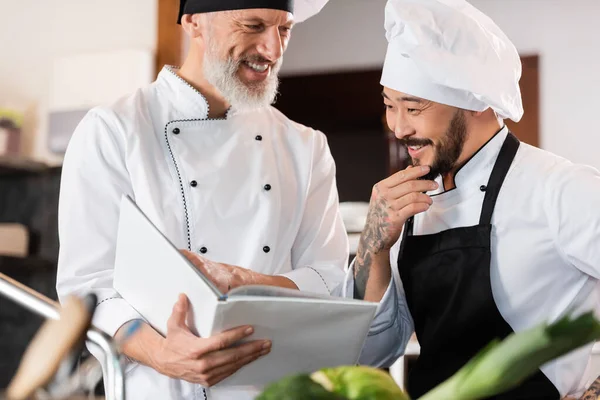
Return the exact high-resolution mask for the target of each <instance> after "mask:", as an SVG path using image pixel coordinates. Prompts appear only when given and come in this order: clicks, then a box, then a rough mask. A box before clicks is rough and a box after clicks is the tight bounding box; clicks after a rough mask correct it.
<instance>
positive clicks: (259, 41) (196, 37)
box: [188, 9, 293, 110]
mask: <svg viewBox="0 0 600 400" xmlns="http://www.w3.org/2000/svg"><path fill="white" fill-rule="evenodd" d="M192 18H193V22H194V23H196V24H197V26H198V27H199V29H198V30H197V31H196V30H191V28H189V27H188V29H189V30H190V32H189V33H191V35H190V36H191V41H190V50H191V51H190V53H191V55H192V54H201V55H202V57H198V58H199V59H200V58H201V59H202V60H201V61H202V72H203V74H204V79H205V80H206V81H207V82H208V83H209V84H210V85H212V86H213V87H214V88H216V89H217V91H218V92H219V93H220V95H221V96H222V97H223V98H224V99H225V100H226V101H227V103H229V104H230V105H231V106H232V107H233V108H235V109H237V110H252V109H256V108H260V107H264V106H268V105H270V104H271V103H273V101H274V100H275V97H276V95H277V88H278V85H279V80H278V76H277V75H278V72H279V69H280V68H281V63H282V55H283V52H284V51H285V49H286V48H287V43H288V41H289V37H290V31H291V27H292V24H293V19H292V15H291V14H290V13H288V12H285V11H278V10H267V9H256V10H235V11H223V12H214V13H208V14H198V15H194V16H193V17H192Z"/></svg>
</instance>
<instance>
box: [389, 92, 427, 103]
mask: <svg viewBox="0 0 600 400" xmlns="http://www.w3.org/2000/svg"><path fill="white" fill-rule="evenodd" d="M381 95H382V96H383V97H385V98H386V99H388V100H391V99H390V98H389V97H388V95H387V94H385V92H381ZM396 100H398V101H410V102H412V103H423V100H422V99H419V98H418V97H412V96H400V97H398V98H397V99H396Z"/></svg>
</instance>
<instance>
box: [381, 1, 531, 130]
mask: <svg viewBox="0 0 600 400" xmlns="http://www.w3.org/2000/svg"><path fill="white" fill-rule="evenodd" d="M385 30H386V38H387V40H388V49H387V54H386V58H385V63H384V66H383V73H382V77H381V84H382V85H383V86H386V87H389V88H390V89H393V90H397V91H399V92H402V93H406V94H410V95H412V96H417V97H420V98H423V99H426V100H430V101H433V102H436V103H442V104H447V105H451V106H454V107H459V108H463V109H467V110H473V111H484V110H486V109H488V108H490V107H491V108H492V109H493V110H495V111H496V112H497V113H498V115H500V117H502V118H503V119H506V118H510V119H512V120H513V121H515V122H518V121H519V120H520V119H521V117H522V116H523V104H522V100H521V90H520V89H519V79H520V78H521V60H520V58H519V54H518V53H517V50H516V48H515V46H514V45H513V44H512V42H511V41H510V40H509V39H508V37H507V36H506V35H505V34H504V33H503V32H502V31H501V30H500V28H499V27H498V26H497V25H496V24H495V23H494V22H493V21H492V20H491V19H490V18H489V17H488V16H486V15H485V14H483V13H482V12H481V11H479V10H477V9H476V8H475V7H473V6H472V5H471V4H469V3H467V2H466V1H465V0H388V3H387V5H386V8H385Z"/></svg>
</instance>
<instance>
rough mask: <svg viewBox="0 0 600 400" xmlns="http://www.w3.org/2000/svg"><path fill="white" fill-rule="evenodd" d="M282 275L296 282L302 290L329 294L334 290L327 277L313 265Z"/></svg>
mask: <svg viewBox="0 0 600 400" xmlns="http://www.w3.org/2000/svg"><path fill="white" fill-rule="evenodd" d="M280 276H284V277H286V278H288V279H289V280H291V281H292V282H294V283H295V284H296V286H298V289H299V290H301V291H306V292H313V293H318V294H329V295H330V294H332V292H333V291H332V288H331V287H330V285H329V284H328V283H327V280H326V278H325V277H324V276H323V275H322V274H321V273H320V272H319V271H318V270H316V269H315V268H312V267H305V268H299V269H295V270H292V271H290V272H287V273H285V274H281V275H280Z"/></svg>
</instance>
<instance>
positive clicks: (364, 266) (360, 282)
mask: <svg viewBox="0 0 600 400" xmlns="http://www.w3.org/2000/svg"><path fill="white" fill-rule="evenodd" d="M372 263H373V257H372V255H371V253H370V252H369V251H368V250H367V251H365V248H364V241H363V239H362V238H361V239H360V242H359V244H358V251H357V252H356V260H355V261H354V294H355V295H354V297H355V298H357V299H360V300H363V299H364V298H365V294H366V291H367V282H368V280H369V273H370V272H371V265H372Z"/></svg>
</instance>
